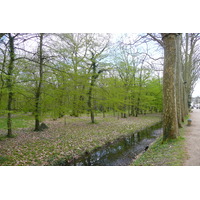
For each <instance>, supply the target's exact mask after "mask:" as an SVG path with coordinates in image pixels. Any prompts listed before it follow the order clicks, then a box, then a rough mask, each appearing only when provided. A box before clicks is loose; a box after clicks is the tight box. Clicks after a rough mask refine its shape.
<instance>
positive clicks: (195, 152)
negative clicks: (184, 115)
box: [184, 109, 200, 166]
mask: <svg viewBox="0 0 200 200" xmlns="http://www.w3.org/2000/svg"><path fill="white" fill-rule="evenodd" d="M190 119H191V120H192V124H191V126H187V127H186V135H185V136H186V148H187V152H188V159H187V160H186V161H185V163H184V165H185V166H200V109H194V110H193V112H192V113H190Z"/></svg>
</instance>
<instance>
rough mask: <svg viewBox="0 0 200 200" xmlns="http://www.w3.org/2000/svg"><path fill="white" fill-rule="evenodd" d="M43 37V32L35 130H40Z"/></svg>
mask: <svg viewBox="0 0 200 200" xmlns="http://www.w3.org/2000/svg"><path fill="white" fill-rule="evenodd" d="M43 37H44V33H41V34H40V44H39V83H38V87H37V90H36V94H35V131H40V115H41V105H40V104H41V103H40V99H41V89H42V82H43Z"/></svg>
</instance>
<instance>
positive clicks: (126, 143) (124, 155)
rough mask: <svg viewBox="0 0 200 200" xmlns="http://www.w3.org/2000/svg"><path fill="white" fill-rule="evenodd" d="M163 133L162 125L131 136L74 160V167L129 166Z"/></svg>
mask: <svg viewBox="0 0 200 200" xmlns="http://www.w3.org/2000/svg"><path fill="white" fill-rule="evenodd" d="M161 133H162V128H161V124H157V125H154V126H152V127H150V128H147V129H145V130H142V131H139V132H137V133H133V134H130V135H128V136H125V137H123V138H121V139H118V140H116V141H114V142H113V143H110V144H108V145H105V146H104V147H101V148H99V149H96V150H94V151H93V152H91V153H90V154H85V155H84V156H82V157H81V158H79V159H77V160H74V161H73V162H72V163H70V164H66V165H72V166H127V165H130V164H131V163H132V162H133V160H134V159H135V157H136V156H137V155H138V154H139V153H141V152H143V151H145V148H146V147H147V146H148V145H149V144H151V143H152V142H153V141H154V140H155V139H156V138H157V137H158V136H159V135H161Z"/></svg>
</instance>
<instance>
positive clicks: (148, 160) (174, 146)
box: [132, 128, 187, 166]
mask: <svg viewBox="0 0 200 200" xmlns="http://www.w3.org/2000/svg"><path fill="white" fill-rule="evenodd" d="M186 157H187V153H186V149H185V138H184V128H182V129H180V136H179V137H178V138H177V139H174V140H168V141H166V142H163V141H162V136H161V137H160V138H158V140H157V141H156V142H155V143H154V144H153V145H151V146H150V147H149V149H148V151H146V152H145V153H144V154H142V155H141V156H140V157H139V158H138V159H136V160H135V161H134V162H133V163H132V165H133V166H182V165H183V162H184V160H185V159H186Z"/></svg>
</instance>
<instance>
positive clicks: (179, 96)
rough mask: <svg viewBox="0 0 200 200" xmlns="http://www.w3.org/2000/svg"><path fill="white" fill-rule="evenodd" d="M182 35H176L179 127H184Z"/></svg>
mask: <svg viewBox="0 0 200 200" xmlns="http://www.w3.org/2000/svg"><path fill="white" fill-rule="evenodd" d="M180 37H181V36H180V35H178V36H177V37H176V51H177V57H176V58H177V59H176V105H177V120H178V127H179V128H182V125H181V121H182V120H181V119H182V113H181V76H182V71H181V44H180V41H181V40H180V39H181V38H180Z"/></svg>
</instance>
